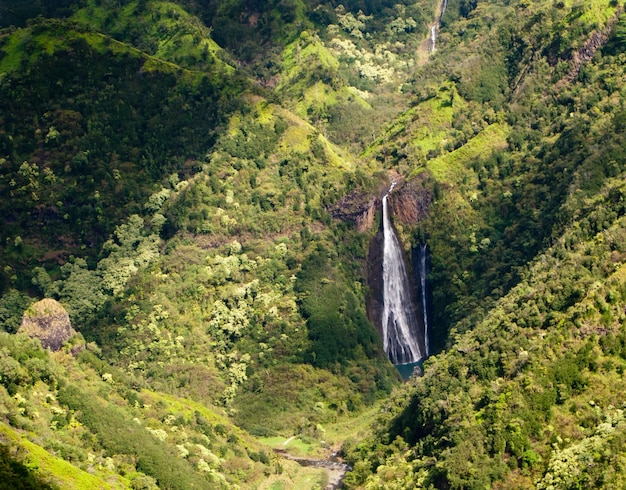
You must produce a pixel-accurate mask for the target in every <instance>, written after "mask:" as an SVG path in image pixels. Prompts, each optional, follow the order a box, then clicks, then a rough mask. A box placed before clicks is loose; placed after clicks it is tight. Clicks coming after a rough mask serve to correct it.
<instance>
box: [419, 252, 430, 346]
mask: <svg viewBox="0 0 626 490" xmlns="http://www.w3.org/2000/svg"><path fill="white" fill-rule="evenodd" d="M427 255H428V253H427V250H426V244H423V245H420V247H419V250H418V256H419V271H418V272H419V281H420V297H421V300H422V318H423V320H424V350H425V351H426V356H429V355H430V342H429V341H428V336H429V335H430V332H429V331H428V300H427V292H426V274H427V272H428V270H427V268H426V257H427Z"/></svg>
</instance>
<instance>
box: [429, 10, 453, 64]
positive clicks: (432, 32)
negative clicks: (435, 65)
mask: <svg viewBox="0 0 626 490" xmlns="http://www.w3.org/2000/svg"><path fill="white" fill-rule="evenodd" d="M447 7H448V0H443V2H441V7H440V9H439V16H438V17H437V20H436V21H435V23H434V24H433V25H432V26H430V47H429V48H428V52H429V53H434V52H435V44H436V43H437V31H438V30H439V25H440V24H441V19H443V14H445V13H446V8H447Z"/></svg>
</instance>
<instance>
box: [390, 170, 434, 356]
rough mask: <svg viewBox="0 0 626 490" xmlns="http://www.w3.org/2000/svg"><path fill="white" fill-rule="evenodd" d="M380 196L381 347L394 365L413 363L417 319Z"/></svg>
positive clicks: (419, 351) (419, 352) (416, 348)
mask: <svg viewBox="0 0 626 490" xmlns="http://www.w3.org/2000/svg"><path fill="white" fill-rule="evenodd" d="M394 186H395V182H394V183H392V184H391V187H390V189H389V191H388V192H387V194H385V197H383V240H384V245H383V316H382V333H383V346H384V349H385V352H386V353H387V356H388V357H389V359H390V360H391V362H393V363H394V364H410V363H415V362H417V361H419V360H420V359H422V358H423V357H425V353H424V352H423V351H422V349H421V348H420V344H419V342H418V331H419V322H418V321H417V315H416V311H415V308H414V307H413V306H412V305H413V304H414V302H413V301H412V299H411V296H410V294H411V293H410V291H411V288H410V285H409V284H410V283H409V277H408V275H407V271H406V266H405V263H404V257H403V255H402V248H401V247H400V242H399V241H398V237H397V236H396V232H395V231H394V229H393V226H391V221H390V219H389V210H388V203H387V201H388V197H389V194H390V193H391V191H393V188H394Z"/></svg>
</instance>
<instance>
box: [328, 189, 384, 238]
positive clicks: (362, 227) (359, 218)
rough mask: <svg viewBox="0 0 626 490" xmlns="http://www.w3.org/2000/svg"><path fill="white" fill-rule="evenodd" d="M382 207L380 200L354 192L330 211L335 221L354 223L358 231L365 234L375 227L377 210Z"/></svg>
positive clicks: (361, 192)
mask: <svg viewBox="0 0 626 490" xmlns="http://www.w3.org/2000/svg"><path fill="white" fill-rule="evenodd" d="M379 206H380V200H379V199H378V198H377V197H376V196H373V195H371V194H367V193H365V192H363V191H359V190H354V191H352V192H350V193H349V194H348V195H346V196H344V197H343V198H341V199H340V200H339V201H338V202H337V203H336V204H335V205H334V206H332V207H331V208H330V209H329V212H330V214H331V216H332V217H333V218H335V219H340V220H342V221H348V222H350V223H354V225H355V226H356V228H357V230H359V231H361V232H363V231H367V230H370V229H371V228H372V226H374V217H375V216H376V208H378V207H379Z"/></svg>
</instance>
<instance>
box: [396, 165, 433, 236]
mask: <svg viewBox="0 0 626 490" xmlns="http://www.w3.org/2000/svg"><path fill="white" fill-rule="evenodd" d="M433 197H434V194H433V190H432V185H431V183H430V177H429V176H428V174H426V173H425V172H424V173H421V174H419V175H418V176H417V177H416V178H414V179H412V180H409V181H406V182H403V183H402V184H401V185H400V186H397V187H396V188H395V189H394V191H393V192H392V193H391V194H390V195H389V204H390V207H391V214H392V216H393V219H394V221H399V222H400V223H403V224H405V225H414V224H416V223H417V222H418V221H419V220H420V219H422V218H423V217H424V216H425V215H426V213H427V212H428V208H429V207H430V204H431V203H432V201H433Z"/></svg>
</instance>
